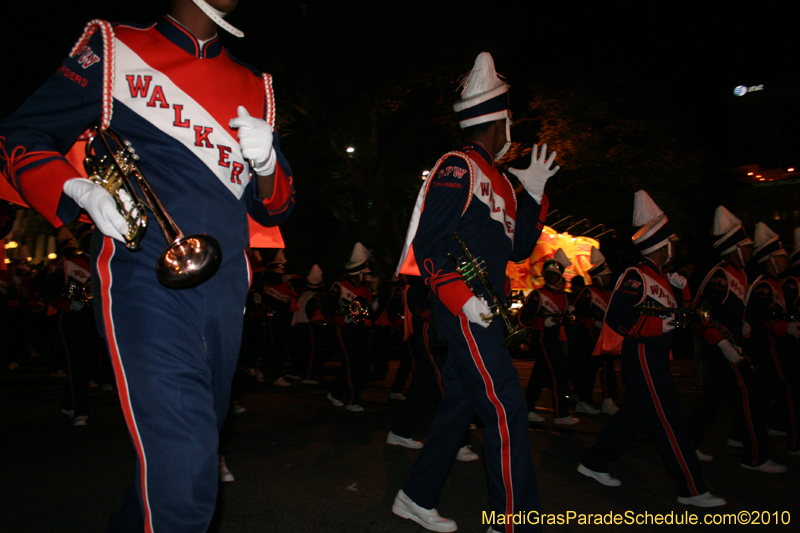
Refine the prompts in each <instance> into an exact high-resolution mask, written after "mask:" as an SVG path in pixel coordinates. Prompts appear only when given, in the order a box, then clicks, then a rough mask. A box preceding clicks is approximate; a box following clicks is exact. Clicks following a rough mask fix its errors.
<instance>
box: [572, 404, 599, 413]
mask: <svg viewBox="0 0 800 533" xmlns="http://www.w3.org/2000/svg"><path fill="white" fill-rule="evenodd" d="M575 412H576V413H586V414H587V415H599V414H600V409H597V408H596V407H594V406H593V405H592V404H590V403H589V402H578V403H576V404H575Z"/></svg>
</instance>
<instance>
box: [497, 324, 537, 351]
mask: <svg viewBox="0 0 800 533" xmlns="http://www.w3.org/2000/svg"><path fill="white" fill-rule="evenodd" d="M531 331H533V328H532V327H530V328H515V329H514V331H509V332H508V336H507V337H506V339H505V340H504V341H503V346H505V347H506V348H510V347H512V346H517V345H518V344H520V343H522V341H524V340H525V339H527V338H528V335H530V334H531Z"/></svg>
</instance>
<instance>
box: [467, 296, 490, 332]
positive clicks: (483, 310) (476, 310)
mask: <svg viewBox="0 0 800 533" xmlns="http://www.w3.org/2000/svg"><path fill="white" fill-rule="evenodd" d="M461 310H462V311H464V314H465V315H466V317H467V320H469V321H470V322H472V323H474V324H478V325H479V326H482V327H484V328H488V327H489V324H491V323H492V322H491V320H489V321H487V320H484V319H483V318H482V317H481V315H485V316H488V315H490V314H492V311H491V310H490V309H489V305H488V304H487V303H486V302H485V301H484V300H483V298H479V297H477V296H473V297H472V298H470V299H469V300H467V302H466V303H465V304H464V305H463V306H462V307H461Z"/></svg>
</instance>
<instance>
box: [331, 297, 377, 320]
mask: <svg viewBox="0 0 800 533" xmlns="http://www.w3.org/2000/svg"><path fill="white" fill-rule="evenodd" d="M336 314H337V315H341V316H346V317H350V319H351V320H352V321H353V322H355V323H357V324H360V323H362V322H364V321H365V320H366V319H367V317H368V316H369V302H368V301H367V300H366V299H365V298H362V297H361V296H358V297H356V298H354V299H353V300H352V301H351V300H345V299H342V300H341V301H340V302H339V308H338V309H337V310H336Z"/></svg>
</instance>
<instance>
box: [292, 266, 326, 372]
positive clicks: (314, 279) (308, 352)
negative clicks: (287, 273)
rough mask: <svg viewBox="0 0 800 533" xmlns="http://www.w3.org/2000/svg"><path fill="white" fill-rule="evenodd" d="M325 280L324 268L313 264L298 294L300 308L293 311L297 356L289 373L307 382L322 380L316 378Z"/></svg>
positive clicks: (293, 341)
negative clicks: (303, 286) (323, 276)
mask: <svg viewBox="0 0 800 533" xmlns="http://www.w3.org/2000/svg"><path fill="white" fill-rule="evenodd" d="M322 284H323V281H322V269H321V268H320V267H319V265H313V266H312V267H311V269H310V270H309V271H308V275H307V276H306V279H305V290H303V291H302V292H301V293H300V296H298V298H297V310H296V311H295V312H294V313H292V326H291V330H290V337H291V343H290V344H291V347H292V352H293V353H294V357H293V358H292V364H291V365H290V366H289V371H288V372H287V373H286V377H287V378H289V379H293V380H295V381H302V382H303V383H305V384H307V385H317V384H319V381H317V379H315V378H316V377H317V376H318V375H319V372H320V369H321V368H322V360H321V359H320V357H319V354H318V351H319V349H318V347H317V343H318V342H319V339H318V337H319V333H320V331H319V328H320V327H322V326H320V324H319V323H320V322H321V321H322V320H323V318H322V311H321V310H320V305H321V302H322V293H321V292H320V290H321V289H322Z"/></svg>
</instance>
